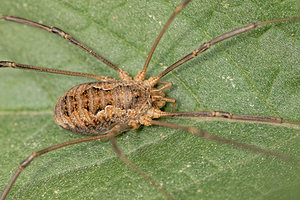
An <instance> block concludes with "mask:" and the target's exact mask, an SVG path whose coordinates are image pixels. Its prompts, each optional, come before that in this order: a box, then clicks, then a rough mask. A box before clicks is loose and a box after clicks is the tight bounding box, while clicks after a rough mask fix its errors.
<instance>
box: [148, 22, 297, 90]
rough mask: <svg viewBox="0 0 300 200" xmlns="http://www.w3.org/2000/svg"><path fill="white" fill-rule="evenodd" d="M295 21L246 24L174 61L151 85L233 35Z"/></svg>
mask: <svg viewBox="0 0 300 200" xmlns="http://www.w3.org/2000/svg"><path fill="white" fill-rule="evenodd" d="M296 19H300V17H291V18H285V19H277V20H270V21H264V22H256V23H252V24H248V25H246V26H242V27H240V28H237V29H235V30H232V31H229V32H227V33H225V34H223V35H220V36H218V37H216V38H214V39H212V40H210V41H208V42H205V43H203V44H202V45H201V46H200V47H199V48H197V49H195V50H194V51H192V52H191V53H189V54H188V55H186V56H184V57H183V58H181V59H180V60H178V61H176V62H175V63H174V64H172V65H171V66H169V67H168V68H167V69H165V70H164V71H163V72H161V73H160V74H159V75H157V76H156V77H154V78H152V80H154V81H153V83H152V84H154V85H155V83H156V82H155V81H158V80H159V79H161V78H162V77H163V76H165V75H166V74H168V73H169V72H170V71H172V70H173V69H175V68H176V67H178V66H180V65H182V64H183V63H185V62H187V61H188V60H190V59H192V58H194V57H196V56H198V55H199V54H200V53H202V52H204V51H206V50H207V49H209V48H210V47H211V46H213V45H214V44H216V43H218V42H221V41H223V40H226V39H228V38H231V37H233V36H235V35H238V34H241V33H244V32H247V31H249V30H252V29H254V28H256V27H257V26H261V25H264V24H271V23H276V22H283V21H291V20H296Z"/></svg>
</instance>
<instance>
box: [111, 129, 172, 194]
mask: <svg viewBox="0 0 300 200" xmlns="http://www.w3.org/2000/svg"><path fill="white" fill-rule="evenodd" d="M120 127H121V130H122V129H123V128H122V126H119V127H118V125H117V126H115V128H114V130H112V131H111V132H110V133H109V139H110V142H111V144H112V146H113V149H114V151H115V152H116V154H117V156H118V157H119V158H120V159H121V160H122V161H123V162H124V163H125V164H126V165H127V166H129V167H130V168H131V169H133V170H134V171H135V172H136V173H138V174H139V175H141V176H142V177H143V178H144V179H145V180H146V181H148V182H149V183H151V184H152V185H153V186H154V187H155V188H156V189H157V190H158V191H160V192H161V193H162V194H163V195H164V196H165V197H167V198H168V199H175V198H174V197H173V196H172V195H171V194H170V193H168V192H167V191H166V190H164V189H163V188H162V187H161V186H160V185H159V184H157V183H156V182H155V181H154V180H153V179H152V178H151V177H150V176H148V175H147V174H146V173H145V172H144V171H142V170H141V169H140V168H138V167H137V166H136V165H135V164H133V163H132V162H131V161H130V160H129V159H128V158H127V157H126V156H125V155H124V154H123V153H122V151H121V150H120V149H119V147H118V145H117V142H116V139H115V137H116V136H117V135H118V132H119V131H118V129H119V128H120Z"/></svg>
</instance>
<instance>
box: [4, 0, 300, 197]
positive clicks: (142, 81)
mask: <svg viewBox="0 0 300 200" xmlns="http://www.w3.org/2000/svg"><path fill="white" fill-rule="evenodd" d="M189 2H190V0H186V1H183V2H182V3H181V4H180V5H179V6H178V7H177V8H176V10H175V11H174V13H173V14H172V16H171V17H170V18H169V20H168V21H167V23H166V25H165V26H164V27H163V29H162V31H161V32H160V34H159V36H158V37H157V39H156V41H155V43H154V45H153V47H152V49H151V51H150V53H149V55H148V58H147V60H146V63H145V65H144V68H143V69H142V70H141V71H140V72H139V73H138V74H137V75H136V76H135V77H131V76H130V75H129V74H128V73H127V72H125V71H123V70H121V69H120V68H119V67H117V66H115V65H114V64H112V63H111V62H110V61H108V60H106V59H105V58H103V57H102V56H100V55H98V54H97V53H96V52H94V51H93V50H91V49H90V48H89V47H87V46H85V45H84V44H82V43H81V42H79V41H77V40H76V39H74V38H73V37H72V36H71V35H69V34H68V33H66V32H64V31H63V30H61V29H59V28H57V27H49V26H46V25H44V24H40V23H37V22H34V21H30V20H27V19H24V18H19V17H15V16H8V15H5V16H0V19H4V20H6V21H12V22H17V23H21V24H26V25H29V26H33V27H36V28H40V29H43V30H45V31H48V32H50V33H54V34H57V35H59V36H61V37H62V38H64V39H65V40H67V41H69V42H71V43H72V44H75V45H76V46H78V47H80V48H81V49H83V50H84V51H86V52H87V53H89V54H91V55H93V56H94V57H96V58H97V59H99V60H101V61H102V62H104V63H105V64H107V65H108V66H109V67H111V68H112V69H114V70H115V71H116V72H117V73H118V74H119V77H120V80H115V79H113V78H110V77H103V76H98V75H93V74H86V73H79V72H70V71H64V70H57V69H50V68H43V67H36V66H31V65H24V64H19V63H16V62H11V61H0V67H3V68H4V67H11V68H18V69H26V70H35V71H41V72H49V73H56V74H65V75H72V76H81V77H88V78H93V79H96V80H97V82H90V83H85V84H81V85H78V86H75V87H73V88H71V89H70V90H68V91H67V92H66V93H65V94H63V95H62V96H61V98H60V99H59V100H58V101H57V103H56V105H55V109H54V118H55V121H56V123H57V124H58V125H59V126H60V127H62V128H64V129H67V130H70V131H72V132H75V133H79V134H82V135H96V136H90V137H85V138H82V139H77V140H72V141H69V142H64V143H61V144H58V145H54V146H51V147H48V148H46V149H43V150H41V151H38V152H35V153H33V154H32V155H30V156H29V157H28V158H27V159H26V160H24V161H23V162H21V163H20V165H19V167H18V169H17V171H16V173H15V175H14V176H13V177H12V179H11V181H10V182H9V184H8V185H7V187H6V189H5V190H4V192H3V194H2V196H1V199H5V197H6V196H7V194H8V192H9V190H10V189H11V187H12V186H13V184H14V182H15V181H16V179H17V177H18V176H19V174H20V173H21V172H22V170H23V169H24V168H26V167H27V166H28V165H29V164H30V163H31V162H32V161H33V160H34V159H35V158H36V157H39V156H40V155H43V154H45V153H48V152H50V151H52V150H55V149H58V148H62V147H65V146H69V145H72V144H77V143H82V142H86V141H93V140H99V139H104V138H109V139H110V141H111V143H112V146H113V148H114V151H115V152H116V153H117V155H118V157H119V158H120V159H121V160H123V161H124V162H125V163H126V164H127V165H129V166H130V167H131V168H132V169H134V170H135V171H136V172H137V173H139V174H140V175H141V176H143V177H144V178H145V179H146V180H147V181H149V182H150V183H151V184H152V185H154V186H155V187H156V189H157V190H159V191H160V192H162V193H163V194H164V195H165V196H166V197H168V198H170V199H173V196H172V194H170V193H169V192H167V191H165V190H164V189H163V188H162V187H161V186H160V185H159V184H157V183H156V182H155V181H154V180H152V179H151V177H149V176H148V175H147V174H146V173H144V172H143V171H142V170H140V169H139V168H138V167H137V166H135V165H134V164H133V163H132V162H131V161H130V160H129V159H127V158H126V157H125V156H124V155H123V153H122V152H121V151H120V149H119V148H118V146H117V143H116V141H115V137H116V136H117V135H119V134H121V133H123V132H124V131H127V130H135V129H137V128H139V127H140V126H141V125H146V126H149V125H152V124H154V125H160V126H165V127H169V128H176V129H182V130H185V131H188V132H190V133H192V134H195V135H198V136H200V137H204V138H206V139H209V140H213V141H217V142H221V143H225V144H229V145H233V146H236V147H239V148H243V149H247V150H250V151H254V152H259V153H263V154H266V155H269V156H274V157H276V158H279V159H282V160H285V161H294V159H293V158H290V157H288V156H286V155H283V154H280V153H276V152H273V151H269V150H265V149H262V148H260V147H256V146H254V145H249V144H245V143H241V142H237V141H234V140H230V139H225V138H221V137H217V136H212V135H210V134H208V133H207V132H205V131H202V130H200V129H196V128H193V127H186V126H181V125H175V124H170V123H165V122H161V121H156V120H153V119H156V118H160V117H163V116H198V117H199V116H204V117H222V118H228V119H234V120H244V121H254V122H257V121H258V122H266V123H291V124H298V122H292V121H288V120H284V119H282V118H279V117H269V116H255V115H240V114H232V113H230V112H226V111H188V112H175V105H176V101H175V99H173V98H170V97H166V96H165V94H164V92H163V91H164V90H165V89H167V88H170V87H171V86H172V84H171V83H169V82H159V81H160V79H161V78H162V77H164V76H165V75H166V74H168V73H169V72H170V71H172V70H174V69H175V68H177V67H178V66H180V65H182V64H183V63H185V62H187V61H189V60H191V59H193V58H194V57H196V56H197V55H199V54H201V53H202V52H204V51H206V50H208V49H209V48H210V47H211V46H213V45H214V44H216V43H218V42H221V41H223V40H226V39H228V38H231V37H233V36H235V35H238V34H241V33H244V32H247V31H249V30H252V29H254V28H256V27H257V26H260V25H264V24H270V23H275V22H284V21H290V20H296V19H299V18H300V17H292V18H285V19H278V20H271V21H264V22H257V23H253V24H249V25H246V26H243V27H240V28H237V29H235V30H233V31H229V32H227V33H225V34H223V35H221V36H219V37H216V38H214V39H212V40H210V41H208V42H205V43H204V44H202V45H201V46H200V47H199V48H197V49H195V50H194V51H192V52H191V53H189V54H187V55H186V56H184V57H183V58H181V59H180V60H178V61H176V62H175V63H174V64H172V65H171V66H169V67H168V68H167V69H165V70H164V71H162V72H161V73H160V74H158V75H157V76H154V77H150V78H148V79H146V71H147V68H148V65H149V62H150V60H151V57H152V55H153V52H154V50H155V48H156V46H157V44H158V43H159V41H160V39H161V37H162V36H163V34H164V32H165V31H166V30H167V28H168V26H169V25H170V24H171V22H172V21H173V19H174V18H175V17H176V15H178V14H179V13H180V12H181V10H182V9H183V8H184V7H185V6H186V5H187V4H188V3H189ZM158 83H160V84H161V86H160V87H158V88H157V87H155V86H156V85H157V84H158ZM166 103H171V104H173V112H164V111H162V110H161V108H163V107H164V106H165V105H166Z"/></svg>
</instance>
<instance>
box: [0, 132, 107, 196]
mask: <svg viewBox="0 0 300 200" xmlns="http://www.w3.org/2000/svg"><path fill="white" fill-rule="evenodd" d="M108 137H109V135H108V134H106V135H97V136H92V137H87V138H80V139H76V140H71V141H68V142H64V143H61V144H57V145H53V146H51V147H48V148H45V149H42V150H40V151H37V152H34V153H32V154H31V155H30V156H28V157H27V158H26V159H25V160H24V161H23V162H21V163H20V164H19V167H18V169H17V171H16V172H15V174H14V175H13V177H12V178H11V180H10V181H9V183H8V184H7V186H6V188H5V190H4V192H3V193H2V195H1V197H0V200H4V199H5V197H6V196H7V194H8V192H9V191H10V189H11V188H12V186H13V184H14V183H15V181H16V180H17V178H18V176H19V175H20V173H21V172H22V171H23V169H25V168H26V167H27V166H28V165H29V164H30V163H31V162H32V161H33V159H35V158H37V157H39V156H41V155H43V154H46V153H49V152H51V151H53V150H56V149H60V148H63V147H66V146H70V145H73V144H79V143H82V142H89V141H94V140H101V139H105V138H108Z"/></svg>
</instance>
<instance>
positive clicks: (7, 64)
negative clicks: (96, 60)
mask: <svg viewBox="0 0 300 200" xmlns="http://www.w3.org/2000/svg"><path fill="white" fill-rule="evenodd" d="M1 67H3V68H4V67H11V68H15V69H26V70H34V71H40V72H48V73H54V74H64V75H71V76H82V77H88V78H93V79H97V80H100V81H108V80H112V79H111V78H109V77H107V76H97V75H94V74H86V73H81V72H71V71H65V70H59V69H51V68H46V67H35V66H32V65H23V64H19V63H16V62H10V61H0V68H1Z"/></svg>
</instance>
